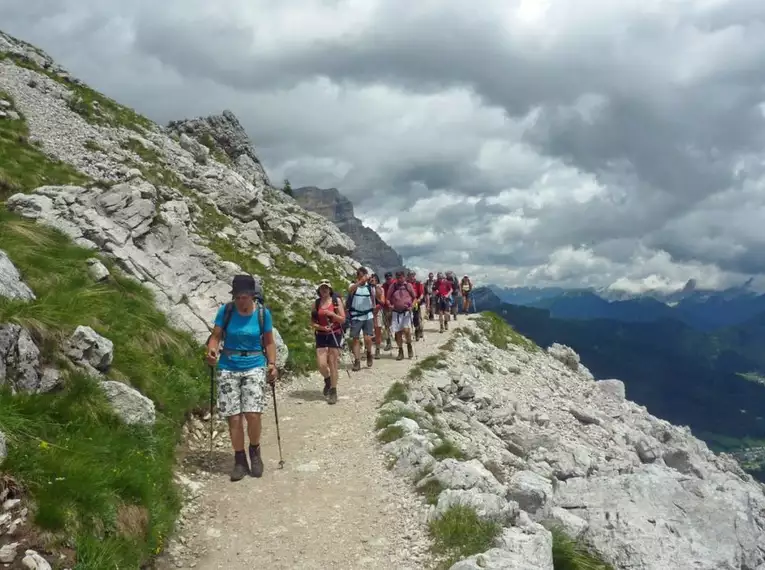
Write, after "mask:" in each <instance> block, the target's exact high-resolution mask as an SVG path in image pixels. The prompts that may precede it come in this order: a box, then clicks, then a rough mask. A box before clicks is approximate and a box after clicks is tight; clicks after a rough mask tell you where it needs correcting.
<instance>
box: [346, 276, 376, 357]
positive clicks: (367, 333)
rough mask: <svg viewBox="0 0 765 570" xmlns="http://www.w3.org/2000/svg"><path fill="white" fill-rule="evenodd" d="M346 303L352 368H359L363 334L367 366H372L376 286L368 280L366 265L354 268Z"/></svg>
mask: <svg viewBox="0 0 765 570" xmlns="http://www.w3.org/2000/svg"><path fill="white" fill-rule="evenodd" d="M348 294H349V295H348V301H347V303H346V306H347V309H348V312H349V313H350V316H351V339H352V342H353V358H354V360H353V370H354V371H356V370H361V359H360V357H359V353H360V352H361V346H360V345H361V341H360V338H359V337H360V336H361V334H362V333H363V334H364V348H366V351H367V367H371V366H372V362H373V361H372V335H374V310H375V304H376V301H377V288H376V287H373V286H372V284H371V283H370V282H369V271H367V268H366V267H359V268H358V269H357V270H356V281H355V282H354V283H351V286H350V287H349V288H348Z"/></svg>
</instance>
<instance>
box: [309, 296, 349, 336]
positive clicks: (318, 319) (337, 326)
mask: <svg viewBox="0 0 765 570" xmlns="http://www.w3.org/2000/svg"><path fill="white" fill-rule="evenodd" d="M322 303H323V301H322V300H321V299H317V300H316V301H315V302H314V307H318V309H322V308H323V309H326V310H332V311H334V312H335V314H338V307H337V306H336V305H335V303H337V305H339V304H340V299H339V298H338V297H337V295H335V296H333V297H332V302H331V303H330V304H328V305H327V306H326V307H322ZM318 309H314V310H313V311H311V318H312V319H313V322H315V323H317V324H319V325H321V326H323V327H327V326H331V327H332V331H331V332H330V331H316V332H317V334H340V335H342V334H343V325H342V324H341V323H339V322H337V321H336V320H334V319H330V318H329V317H326V316H324V315H322V316H319V311H318Z"/></svg>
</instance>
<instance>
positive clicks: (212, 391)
mask: <svg viewBox="0 0 765 570" xmlns="http://www.w3.org/2000/svg"><path fill="white" fill-rule="evenodd" d="M214 403H215V367H214V366H210V454H209V455H208V456H207V463H208V467H209V469H210V471H211V472H212V468H213V406H214Z"/></svg>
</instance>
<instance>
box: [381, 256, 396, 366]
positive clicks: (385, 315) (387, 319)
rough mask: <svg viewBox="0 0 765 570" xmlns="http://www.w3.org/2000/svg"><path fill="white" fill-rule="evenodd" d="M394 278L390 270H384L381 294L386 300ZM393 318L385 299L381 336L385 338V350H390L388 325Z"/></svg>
mask: <svg viewBox="0 0 765 570" xmlns="http://www.w3.org/2000/svg"><path fill="white" fill-rule="evenodd" d="M394 281H395V280H394V279H393V273H392V272H390V271H386V272H385V282H384V283H383V285H382V288H383V296H384V298H385V299H386V300H387V298H388V289H389V288H390V286H391V285H392V284H393V282H394ZM392 320H393V313H392V311H391V308H390V304H389V303H388V302H387V301H386V302H385V303H384V304H383V338H385V350H386V351H389V350H392V348H393V347H392V346H391V333H390V325H391V321H392Z"/></svg>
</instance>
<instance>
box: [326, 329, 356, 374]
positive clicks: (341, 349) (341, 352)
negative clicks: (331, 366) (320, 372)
mask: <svg viewBox="0 0 765 570" xmlns="http://www.w3.org/2000/svg"><path fill="white" fill-rule="evenodd" d="M329 332H331V333H332V338H333V339H334V340H335V346H337V349H338V350H339V351H340V357H341V358H342V355H343V352H344V351H343V347H342V345H341V342H340V341H339V340H338V339H337V336H336V335H335V331H334V330H330V331H329ZM331 372H332V371H331V370H330V373H331ZM345 373H346V374H348V378H350V377H351V371H350V370H348V365H347V364H346V366H345Z"/></svg>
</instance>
